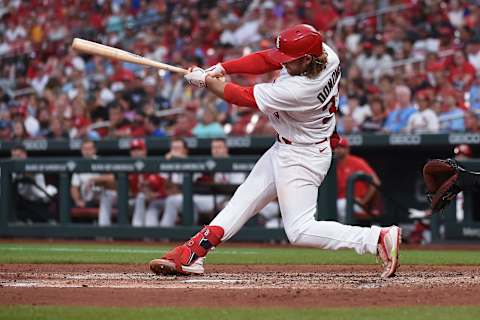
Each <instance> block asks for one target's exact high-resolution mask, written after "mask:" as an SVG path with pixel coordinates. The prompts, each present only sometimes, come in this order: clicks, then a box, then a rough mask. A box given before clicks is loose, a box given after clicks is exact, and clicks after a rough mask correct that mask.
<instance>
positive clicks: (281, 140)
mask: <svg viewBox="0 0 480 320" xmlns="http://www.w3.org/2000/svg"><path fill="white" fill-rule="evenodd" d="M327 140H328V138H323V139H322V140H320V141H318V142H313V143H295V142H292V141H290V140H288V139H287V138H285V137H280V135H279V134H277V141H278V142H280V143H285V144H292V145H304V146H307V145H312V144H320V143H324V142H325V141H327Z"/></svg>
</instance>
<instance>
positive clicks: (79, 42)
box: [72, 38, 188, 74]
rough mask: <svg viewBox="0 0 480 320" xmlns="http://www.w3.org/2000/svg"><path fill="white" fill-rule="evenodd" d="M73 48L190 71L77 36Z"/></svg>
mask: <svg viewBox="0 0 480 320" xmlns="http://www.w3.org/2000/svg"><path fill="white" fill-rule="evenodd" d="M72 49H74V50H76V51H80V52H83V53H87V54H91V55H97V56H100V57H104V58H108V59H113V60H119V61H125V62H130V63H135V64H141V65H144V66H149V67H154V68H158V69H163V70H168V71H171V72H177V73H181V74H187V73H188V71H187V70H186V69H183V68H179V67H175V66H171V65H169V64H166V63H161V62H158V61H154V60H152V59H147V58H145V57H142V56H139V55H136V54H133V53H131V52H128V51H125V50H121V49H118V48H114V47H110V46H106V45H103V44H100V43H96V42H93V41H88V40H85V39H80V38H75V39H74V40H73V43H72Z"/></svg>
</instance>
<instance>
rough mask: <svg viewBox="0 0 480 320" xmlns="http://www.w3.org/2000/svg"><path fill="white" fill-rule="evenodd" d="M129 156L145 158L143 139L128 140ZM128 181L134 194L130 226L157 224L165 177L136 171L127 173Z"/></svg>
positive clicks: (163, 196) (151, 225)
mask: <svg viewBox="0 0 480 320" xmlns="http://www.w3.org/2000/svg"><path fill="white" fill-rule="evenodd" d="M130 156H131V157H132V158H134V159H145V158H146V157H147V146H146V145H145V141H143V140H142V139H133V140H132V141H131V142H130ZM128 183H129V189H130V192H131V194H132V195H133V196H134V209H133V217H132V226H134V227H144V226H145V227H156V226H158V216H159V214H160V211H161V210H163V208H164V206H165V197H166V191H165V179H164V178H163V177H162V176H160V175H159V174H156V173H136V174H129V175H128Z"/></svg>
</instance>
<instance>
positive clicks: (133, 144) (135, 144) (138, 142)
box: [130, 139, 146, 150]
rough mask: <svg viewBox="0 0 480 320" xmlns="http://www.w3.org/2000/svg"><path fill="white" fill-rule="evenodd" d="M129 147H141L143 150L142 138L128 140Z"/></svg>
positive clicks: (143, 142)
mask: <svg viewBox="0 0 480 320" xmlns="http://www.w3.org/2000/svg"><path fill="white" fill-rule="evenodd" d="M130 149H132V150H133V149H142V150H145V149H146V146H145V141H143V140H142V139H133V140H132V142H130Z"/></svg>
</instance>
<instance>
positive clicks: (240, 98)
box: [223, 82, 258, 109]
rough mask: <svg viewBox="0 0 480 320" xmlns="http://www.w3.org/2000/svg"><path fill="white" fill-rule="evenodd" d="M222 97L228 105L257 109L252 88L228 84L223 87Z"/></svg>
mask: <svg viewBox="0 0 480 320" xmlns="http://www.w3.org/2000/svg"><path fill="white" fill-rule="evenodd" d="M223 96H224V98H225V101H227V102H228V103H232V104H236V105H237V106H242V107H249V108H254V109H258V106H257V102H256V101H255V97H254V96H253V87H242V86H239V85H238V84H235V83H231V82H229V83H227V84H226V85H225V89H224V90H223Z"/></svg>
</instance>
